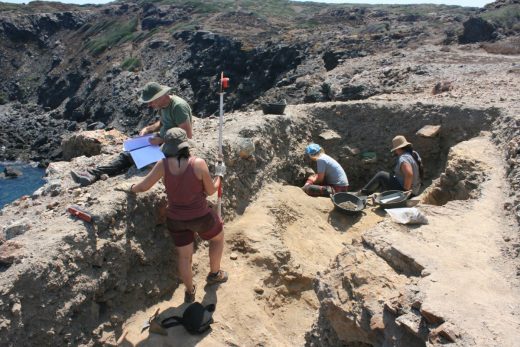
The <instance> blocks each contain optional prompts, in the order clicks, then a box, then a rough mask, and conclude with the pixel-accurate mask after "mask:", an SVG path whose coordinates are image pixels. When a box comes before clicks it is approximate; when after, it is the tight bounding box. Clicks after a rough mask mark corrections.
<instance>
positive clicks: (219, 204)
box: [217, 72, 229, 217]
mask: <svg viewBox="0 0 520 347" xmlns="http://www.w3.org/2000/svg"><path fill="white" fill-rule="evenodd" d="M227 87H229V78H228V77H224V72H222V73H221V74H220V93H219V94H220V115H219V127H218V161H219V163H222V162H223V161H224V153H223V152H222V128H223V126H224V89H226V88H227ZM217 196H218V199H217V213H218V216H219V217H222V178H221V179H220V185H219V186H218V194H217Z"/></svg>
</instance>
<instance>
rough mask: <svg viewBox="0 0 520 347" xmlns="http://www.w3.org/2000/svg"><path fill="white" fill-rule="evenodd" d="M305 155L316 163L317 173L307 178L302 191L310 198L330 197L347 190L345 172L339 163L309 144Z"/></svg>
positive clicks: (318, 147)
mask: <svg viewBox="0 0 520 347" xmlns="http://www.w3.org/2000/svg"><path fill="white" fill-rule="evenodd" d="M305 153H306V154H307V155H308V156H309V158H310V159H311V160H312V161H315V162H316V166H317V171H318V173H317V174H315V175H312V176H310V177H309V178H307V182H306V183H305V185H304V186H303V188H302V189H303V191H304V192H305V193H307V195H310V196H330V195H331V194H334V193H337V192H346V191H347V190H348V179H347V174H346V173H345V170H343V168H342V167H341V165H339V163H338V162H337V161H336V160H334V159H332V158H331V157H330V156H328V155H327V154H325V152H324V151H323V149H322V148H321V146H320V145H318V144H316V143H311V144H310V145H308V146H307V148H305Z"/></svg>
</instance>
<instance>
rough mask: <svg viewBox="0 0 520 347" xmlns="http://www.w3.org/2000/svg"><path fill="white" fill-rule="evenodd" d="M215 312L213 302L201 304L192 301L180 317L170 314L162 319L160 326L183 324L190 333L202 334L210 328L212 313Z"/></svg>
mask: <svg viewBox="0 0 520 347" xmlns="http://www.w3.org/2000/svg"><path fill="white" fill-rule="evenodd" d="M214 312H215V304H209V305H207V306H203V305H202V304H201V303H199V302H194V303H192V304H190V305H189V306H188V307H186V310H184V313H183V314H182V317H179V316H172V317H168V318H165V319H163V320H162V322H161V326H162V327H163V328H165V329H167V328H170V327H174V326H177V325H181V324H182V325H183V326H184V327H185V328H186V330H188V332H189V333H191V334H202V333H203V332H205V331H206V330H208V329H210V328H211V327H210V324H211V323H213V318H212V316H213V313H214Z"/></svg>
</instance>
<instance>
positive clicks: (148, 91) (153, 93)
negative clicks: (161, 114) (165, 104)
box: [139, 82, 171, 104]
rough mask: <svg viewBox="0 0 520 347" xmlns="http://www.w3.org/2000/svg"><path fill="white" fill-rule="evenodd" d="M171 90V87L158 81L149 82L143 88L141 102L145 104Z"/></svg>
mask: <svg viewBox="0 0 520 347" xmlns="http://www.w3.org/2000/svg"><path fill="white" fill-rule="evenodd" d="M170 90H171V88H170V87H168V86H163V85H161V84H159V83H157V82H148V83H146V85H145V86H144V87H143V89H142V90H141V97H140V98H139V102H141V103H144V104H146V103H149V102H152V101H154V100H155V99H158V98H160V97H161V96H163V95H164V94H166V93H168V92H169V91H170Z"/></svg>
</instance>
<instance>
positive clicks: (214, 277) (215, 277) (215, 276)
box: [206, 270, 228, 284]
mask: <svg viewBox="0 0 520 347" xmlns="http://www.w3.org/2000/svg"><path fill="white" fill-rule="evenodd" d="M227 280H228V274H227V272H226V271H224V270H218V271H217V272H216V273H211V272H210V273H209V274H208V277H206V282H207V283H208V284H216V283H224V282H226V281H227Z"/></svg>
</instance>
